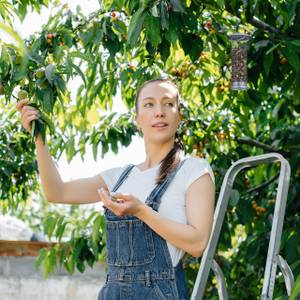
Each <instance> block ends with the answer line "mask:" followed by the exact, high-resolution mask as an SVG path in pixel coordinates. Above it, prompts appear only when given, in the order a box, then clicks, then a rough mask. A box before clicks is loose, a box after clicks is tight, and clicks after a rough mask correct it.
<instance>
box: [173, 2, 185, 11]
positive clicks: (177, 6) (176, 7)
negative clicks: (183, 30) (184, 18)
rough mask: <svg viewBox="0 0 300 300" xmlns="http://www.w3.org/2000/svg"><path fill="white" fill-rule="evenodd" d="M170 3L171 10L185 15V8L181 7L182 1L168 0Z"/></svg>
mask: <svg viewBox="0 0 300 300" xmlns="http://www.w3.org/2000/svg"><path fill="white" fill-rule="evenodd" d="M170 3H171V5H172V10H173V11H177V12H182V13H186V11H185V8H184V6H183V3H184V2H183V1H180V0H170Z"/></svg>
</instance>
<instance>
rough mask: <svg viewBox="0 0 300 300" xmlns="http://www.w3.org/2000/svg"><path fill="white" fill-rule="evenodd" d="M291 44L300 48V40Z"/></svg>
mask: <svg viewBox="0 0 300 300" xmlns="http://www.w3.org/2000/svg"><path fill="white" fill-rule="evenodd" d="M290 44H293V45H295V46H298V47H300V40H293V41H290Z"/></svg>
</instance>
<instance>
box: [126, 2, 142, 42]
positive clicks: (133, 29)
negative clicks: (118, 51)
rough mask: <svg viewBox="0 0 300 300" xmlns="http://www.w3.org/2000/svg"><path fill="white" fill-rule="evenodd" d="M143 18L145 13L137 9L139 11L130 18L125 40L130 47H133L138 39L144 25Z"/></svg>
mask: <svg viewBox="0 0 300 300" xmlns="http://www.w3.org/2000/svg"><path fill="white" fill-rule="evenodd" d="M145 17H146V12H145V11H144V9H143V8H139V10H138V11H137V12H136V13H135V14H134V15H133V16H132V17H131V20H130V24H129V28H128V39H127V44H128V45H130V46H131V47H133V46H135V45H136V43H137V41H138V38H139V36H140V33H141V31H142V28H143V25H144V20H145Z"/></svg>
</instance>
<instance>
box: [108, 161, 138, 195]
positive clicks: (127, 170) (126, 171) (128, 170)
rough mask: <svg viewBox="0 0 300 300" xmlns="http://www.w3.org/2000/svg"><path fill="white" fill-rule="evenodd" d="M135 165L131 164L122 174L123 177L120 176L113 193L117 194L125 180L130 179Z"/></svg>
mask: <svg viewBox="0 0 300 300" xmlns="http://www.w3.org/2000/svg"><path fill="white" fill-rule="evenodd" d="M134 166H135V165H133V164H130V165H128V166H127V167H126V169H125V170H124V171H123V172H122V173H121V175H120V176H119V179H118V180H117V182H116V184H115V185H114V187H113V188H112V190H111V191H112V192H115V191H116V190H117V189H118V188H119V187H120V185H121V184H122V183H123V182H124V180H125V179H126V178H127V177H128V175H129V173H130V171H131V170H132V168H133V167H134Z"/></svg>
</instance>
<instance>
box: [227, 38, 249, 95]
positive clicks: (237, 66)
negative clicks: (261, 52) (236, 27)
mask: <svg viewBox="0 0 300 300" xmlns="http://www.w3.org/2000/svg"><path fill="white" fill-rule="evenodd" d="M229 39H230V40H231V43H232V46H231V57H232V70H231V74H232V75H231V76H232V78H231V89H232V90H237V91H240V90H247V89H248V86H247V80H248V75H247V52H248V48H249V45H248V41H249V39H250V35H248V34H242V33H234V34H232V35H230V36H229Z"/></svg>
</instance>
